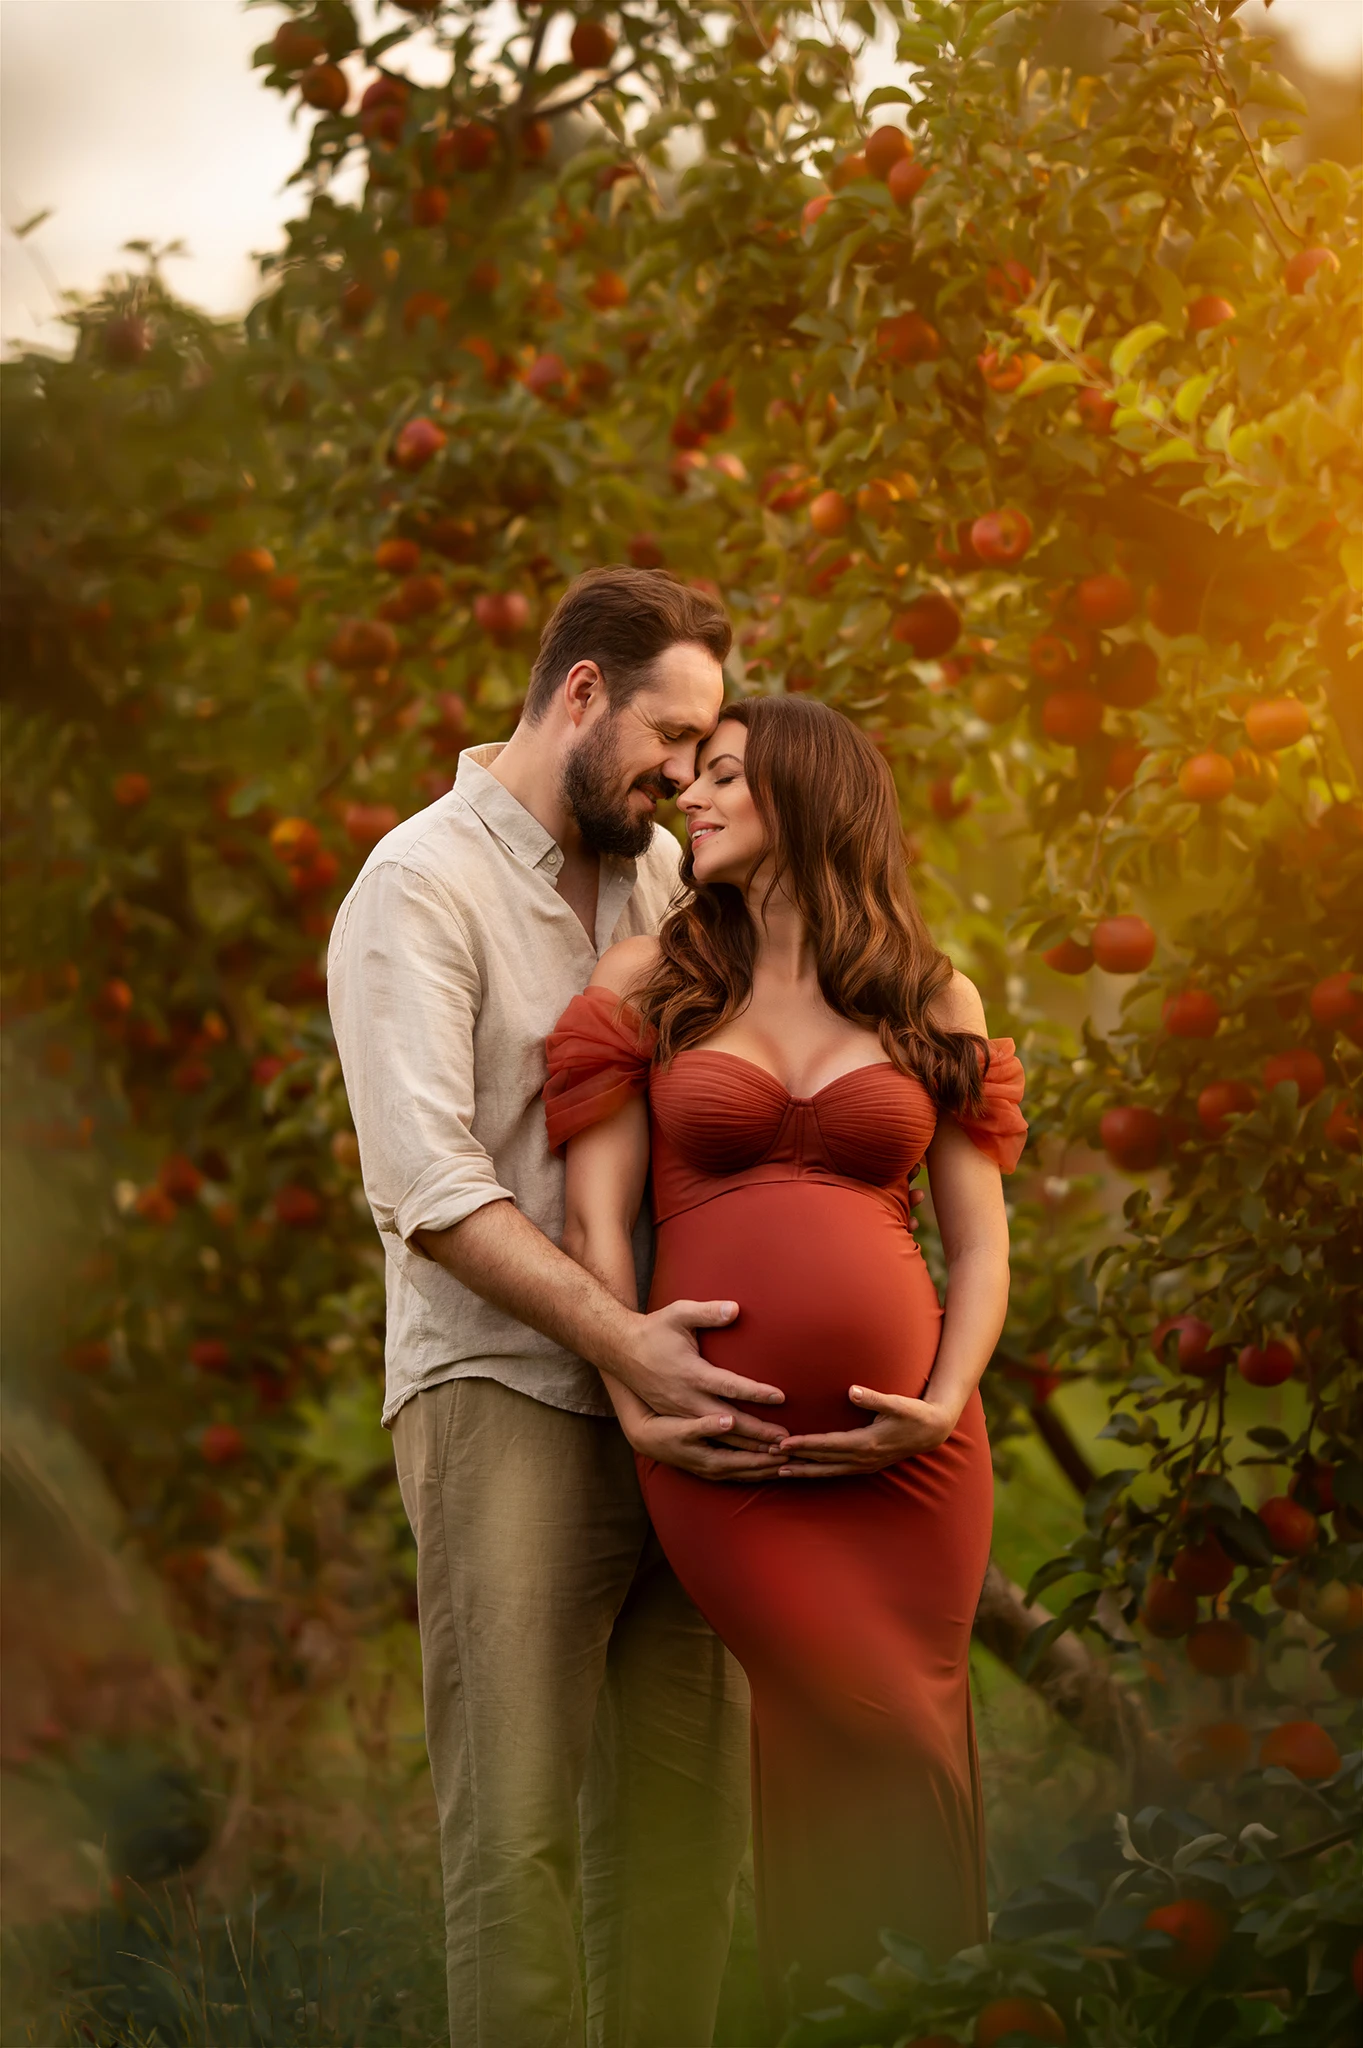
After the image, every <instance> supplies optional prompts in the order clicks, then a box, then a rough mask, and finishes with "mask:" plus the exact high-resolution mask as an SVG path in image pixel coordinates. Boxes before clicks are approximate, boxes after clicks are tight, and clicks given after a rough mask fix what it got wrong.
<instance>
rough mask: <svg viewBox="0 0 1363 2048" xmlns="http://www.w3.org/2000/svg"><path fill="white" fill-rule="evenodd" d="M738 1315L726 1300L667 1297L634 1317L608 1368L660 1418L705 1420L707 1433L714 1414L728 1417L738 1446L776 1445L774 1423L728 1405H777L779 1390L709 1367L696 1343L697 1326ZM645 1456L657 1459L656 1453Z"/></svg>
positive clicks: (779, 1433) (780, 1433)
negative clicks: (624, 1348)
mask: <svg viewBox="0 0 1363 2048" xmlns="http://www.w3.org/2000/svg"><path fill="white" fill-rule="evenodd" d="M737 1314H738V1309H737V1306H736V1305H735V1303H733V1302H731V1301H671V1302H669V1303H668V1304H667V1307H666V1308H659V1309H654V1311H653V1312H652V1314H651V1315H646V1316H641V1317H639V1318H638V1321H637V1325H636V1327H635V1328H634V1330H633V1331H632V1333H631V1342H630V1345H629V1349H628V1352H627V1353H626V1354H625V1355H624V1356H623V1357H622V1359H621V1360H620V1362H619V1363H617V1362H615V1361H614V1360H612V1361H611V1362H610V1364H609V1365H608V1366H607V1370H608V1371H610V1372H612V1373H614V1374H615V1376H616V1378H617V1379H621V1380H623V1381H624V1382H625V1385H626V1386H627V1387H629V1388H630V1389H631V1390H632V1391H633V1392H634V1393H636V1394H637V1395H638V1396H639V1399H640V1400H641V1401H642V1402H643V1403H644V1405H645V1407H647V1408H648V1409H650V1410H651V1411H652V1413H653V1414H654V1415H655V1416H656V1417H657V1418H658V1419H659V1421H660V1422H661V1421H665V1420H667V1419H669V1418H671V1419H675V1420H678V1421H683V1422H698V1421H702V1420H706V1419H708V1421H709V1424H710V1428H709V1430H707V1432H706V1434H712V1433H713V1427H714V1421H715V1417H716V1415H717V1414H718V1415H721V1416H723V1417H724V1418H725V1419H726V1420H727V1424H728V1427H729V1428H730V1429H732V1430H733V1431H734V1432H735V1441H736V1442H737V1443H739V1444H745V1445H746V1444H772V1445H776V1444H779V1443H781V1441H782V1439H783V1438H784V1436H785V1434H786V1432H785V1430H784V1429H782V1427H781V1425H780V1424H779V1423H776V1422H763V1421H760V1420H759V1419H758V1418H757V1417H756V1416H754V1415H744V1414H736V1413H734V1411H733V1410H732V1409H731V1408H730V1407H729V1403H730V1402H732V1401H752V1402H755V1403H757V1404H758V1405H760V1406H769V1405H770V1406H775V1405H779V1404H780V1403H781V1402H782V1401H784V1400H785V1398H786V1397H785V1395H784V1394H783V1393H782V1391H781V1389H780V1388H779V1387H773V1386H768V1385H767V1384H766V1383H765V1382H763V1381H760V1380H746V1379H744V1378H743V1377H742V1375H741V1374H739V1373H734V1372H727V1371H725V1370H723V1369H722V1368H721V1367H719V1366H715V1365H711V1363H710V1361H709V1360H708V1359H707V1358H703V1357H702V1356H701V1352H700V1346H699V1345H698V1344H697V1342H696V1331H697V1330H715V1329H722V1328H726V1327H727V1326H728V1325H729V1324H731V1323H732V1322H733V1321H734V1318H735V1317H736V1316H737ZM647 1455H648V1456H649V1457H657V1456H658V1453H657V1452H656V1451H650V1452H648V1453H647ZM725 1455H726V1456H727V1455H731V1454H730V1453H727V1452H726V1454H725ZM662 1462H663V1463H664V1464H673V1463H675V1462H676V1460H675V1459H672V1458H665V1459H663V1460H662Z"/></svg>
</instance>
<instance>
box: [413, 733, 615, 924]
mask: <svg viewBox="0 0 1363 2048" xmlns="http://www.w3.org/2000/svg"><path fill="white" fill-rule="evenodd" d="M505 745H506V741H505V740H497V741H494V742H493V743H492V744H491V745H490V746H484V747H465V748H464V751H463V753H462V754H460V756H459V766H458V768H457V769H456V771H455V777H454V786H455V789H456V791H457V792H458V794H459V795H460V796H461V797H462V798H463V799H464V801H465V803H466V804H467V805H468V806H469V809H470V810H472V811H476V812H477V814H478V816H479V817H480V818H481V819H482V821H483V823H484V824H485V825H486V826H487V829H488V831H489V832H491V833H493V834H494V835H495V836H496V837H497V838H498V839H500V840H501V842H502V844H503V846H505V847H506V848H507V849H508V850H509V851H510V852H511V853H514V854H515V856H516V858H517V860H519V861H521V862H523V863H524V865H525V866H526V867H528V868H535V869H538V870H539V871H540V872H542V873H543V874H545V875H547V876H548V878H549V880H550V881H551V882H556V881H557V880H558V877H559V874H560V872H561V870H562V867H563V849H562V847H561V846H560V845H559V844H558V842H557V840H555V839H554V838H552V837H551V835H550V834H549V833H548V832H546V831H545V829H544V827H543V825H541V823H540V821H539V819H538V818H536V817H534V816H532V815H531V813H530V812H529V811H527V809H526V808H525V805H524V804H522V803H518V802H517V800H516V798H515V797H514V796H512V794H511V791H510V790H509V789H508V788H507V787H506V785H505V784H504V783H501V782H499V781H498V780H497V778H496V776H495V775H491V774H489V772H488V771H489V769H490V768H491V766H492V763H493V762H494V761H495V760H496V758H497V756H498V755H499V754H500V753H501V751H502V748H503V747H504V746H505ZM637 874H638V863H637V862H635V861H632V860H621V859H618V858H617V857H616V856H615V855H613V854H603V855H602V857H601V895H602V897H603V899H605V898H606V897H609V899H610V902H611V904H612V906H614V905H615V904H617V903H618V905H619V908H620V909H623V908H624V905H625V903H626V902H627V901H628V899H629V895H630V892H631V890H632V889H633V887H634V883H635V879H636V876H637ZM615 915H616V916H617V917H618V915H619V910H616V912H615ZM613 928H614V919H612V929H613Z"/></svg>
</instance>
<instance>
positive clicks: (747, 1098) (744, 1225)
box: [545, 697, 1026, 2019]
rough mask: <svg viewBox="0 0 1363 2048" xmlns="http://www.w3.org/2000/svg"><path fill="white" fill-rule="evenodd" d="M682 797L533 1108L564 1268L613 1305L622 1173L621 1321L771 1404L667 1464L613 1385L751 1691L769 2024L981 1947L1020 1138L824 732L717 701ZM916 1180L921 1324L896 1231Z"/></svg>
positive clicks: (967, 1002) (863, 742)
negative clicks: (992, 1637) (587, 1276)
mask: <svg viewBox="0 0 1363 2048" xmlns="http://www.w3.org/2000/svg"><path fill="white" fill-rule="evenodd" d="M679 802H680V806H681V809H682V810H683V812H684V813H685V816H686V820H687V825H688V830H689V837H690V848H689V852H688V854H687V857H686V861H685V864H684V866H683V875H684V877H685V878H686V879H687V881H688V882H689V883H690V885H691V894H690V895H689V896H688V897H687V898H685V899H683V901H682V902H681V904H680V906H679V907H678V908H677V909H675V910H674V911H673V912H672V913H671V915H670V916H669V917H668V919H667V920H666V922H665V923H664V925H663V927H662V930H661V932H660V934H659V936H658V938H657V939H629V940H626V941H625V942H624V943H623V944H621V945H617V946H613V947H611V948H610V949H609V951H607V952H606V953H605V954H603V956H602V958H601V962H600V965H599V967H598V970H597V973H596V974H595V976H594V977H593V981H592V985H591V986H590V987H589V988H588V989H587V991H586V993H585V994H584V995H581V996H578V997H576V998H575V999H574V1000H573V1002H572V1003H571V1004H570V1005H569V1006H568V1009H567V1010H566V1011H565V1012H564V1015H563V1017H562V1018H561V1020H560V1022H559V1024H558V1026H557V1027H556V1029H555V1031H554V1033H553V1035H552V1037H551V1039H550V1044H549V1075H550V1078H549V1082H548V1084H547V1086H546V1089H545V1102H546V1110H547V1114H548V1118H549V1128H550V1137H551V1141H552V1142H553V1143H554V1144H555V1145H556V1146H563V1145H566V1146H567V1226H566V1231H565V1237H564V1246H565V1249H566V1250H568V1251H570V1252H572V1253H573V1255H574V1256H575V1257H577V1258H578V1259H579V1260H580V1261H581V1263H583V1264H584V1265H586V1266H588V1267H590V1268H591V1269H592V1270H593V1271H594V1272H596V1273H597V1274H598V1275H599V1276H600V1277H601V1279H603V1280H604V1281H605V1282H606V1284H607V1285H608V1286H610V1287H611V1288H612V1289H613V1290H614V1291H615V1292H616V1293H617V1294H618V1295H619V1296H620V1298H621V1299H623V1300H627V1301H629V1302H630V1304H631V1305H633V1303H634V1288H635V1277H634V1264H633V1259H632V1254H631V1249H630V1232H631V1228H632V1226H633V1224H634V1221H635V1217H636V1215H637V1213H638V1210H639V1207H640V1205H641V1203H642V1201H643V1199H644V1194H645V1189H646V1187H647V1186H648V1184H649V1179H650V1172H651V1183H652V1200H653V1209H654V1217H655V1223H656V1227H657V1258H656V1266H655V1270H654V1276H653V1286H652V1293H651V1296H650V1304H649V1305H650V1307H656V1306H659V1305H661V1304H663V1303H666V1302H671V1301H675V1300H678V1299H699V1300H710V1299H719V1300H724V1299H729V1300H732V1301H734V1302H736V1303H737V1304H738V1314H737V1316H736V1317H735V1319H734V1320H733V1322H732V1324H731V1325H729V1326H728V1327H726V1328H724V1329H722V1330H707V1331H705V1332H704V1333H703V1349H704V1352H705V1355H706V1357H707V1358H709V1359H711V1360H712V1361H713V1362H714V1363H715V1364H716V1365H728V1366H731V1367H732V1368H733V1369H734V1371H735V1372H739V1373H742V1374H744V1375H746V1376H747V1377H748V1378H749V1379H753V1380H758V1381H763V1382H766V1383H769V1384H771V1385H773V1386H776V1387H779V1388H781V1389H782V1390H783V1391H784V1394H785V1404H784V1407H783V1408H780V1409H776V1410H773V1409H771V1408H766V1409H765V1410H763V1411H762V1412H763V1413H764V1414H765V1416H766V1417H767V1419H768V1420H770V1419H771V1418H772V1417H773V1415H776V1416H779V1417H780V1418H781V1419H782V1420H783V1421H784V1422H785V1424H786V1426H787V1430H788V1434H787V1435H786V1436H785V1438H784V1439H783V1440H782V1442H781V1443H780V1444H779V1445H778V1446H776V1447H774V1448H773V1449H769V1448H767V1447H766V1446H764V1445H760V1444H758V1443H756V1442H752V1443H745V1442H736V1441H735V1438H734V1434H733V1432H732V1430H731V1431H730V1434H729V1436H728V1437H727V1438H721V1437H720V1434H719V1432H720V1427H721V1418H719V1417H716V1418H713V1423H714V1427H713V1428H712V1429H709V1430H708V1434H706V1431H707V1425H705V1424H702V1425H698V1427H697V1432H696V1435H697V1439H698V1441H697V1442H696V1444H695V1445H694V1447H693V1451H692V1454H691V1455H690V1456H689V1457H688V1459H687V1467H688V1468H687V1469H681V1468H680V1467H679V1466H678V1465H675V1464H661V1463H658V1462H657V1461H656V1460H655V1459H654V1458H652V1457H651V1456H650V1455H649V1445H650V1434H649V1423H650V1421H651V1419H652V1418H651V1416H650V1412H649V1411H648V1409H646V1408H645V1407H644V1406H643V1404H642V1403H641V1402H640V1401H639V1400H638V1399H637V1398H636V1397H635V1396H634V1395H632V1394H631V1393H630V1392H629V1391H628V1390H627V1389H625V1388H623V1387H620V1386H618V1385H611V1395H612V1398H613V1400H614V1402H615V1405H616V1409H617V1412H618V1414H619V1417H620V1421H621V1425H622V1427H623V1428H624V1430H625V1433H626V1435H627V1436H628V1437H629V1439H630V1441H631V1443H632V1444H633V1445H634V1446H635V1449H636V1451H637V1452H638V1453H639V1470H640V1477H641V1480H642V1484H643V1489H644V1495H645V1498H646V1500H647V1503H648V1508H649V1512H650V1514H651V1516H652V1518H653V1522H654V1526H655V1527H656V1529H657V1532H658V1535H659V1537H660V1539H661V1541H662V1543H663V1546H664V1548H665V1549H666V1551H667V1554H668V1556H669V1558H670V1559H671V1561H672V1565H673V1568H674V1569H675V1571H676V1573H677V1576H678V1578H679V1579H680V1580H681V1582H682V1584H683V1585H684V1586H685V1587H686V1589H687V1591H688V1592H689V1593H690V1594H691V1596H692V1598H693V1599H694V1600H695V1602H696V1604H697V1606H698V1607H699V1608H700V1609H701V1611H702V1612H703V1613H704V1614H705V1615H706V1617H707V1618H708V1619H709V1621H710V1622H711V1624H712V1625H713V1627H714V1628H715V1629H716V1631H717V1632H718V1634H719V1635H720V1636H721V1637H722V1638H723V1640H724V1641H725V1642H726V1643H727V1644H728V1646H729V1648H730V1649H731V1650H732V1651H733V1653H734V1655H735V1656H736V1657H737V1658H738V1659H739V1661H740V1663H741V1664H742V1665H743V1667H744V1669H745V1671H746V1672H747V1674H748V1679H749V1682H750V1685H751V1690H752V1703H753V1801H754V1842H755V1860H756V1877H757V1894H758V1938H759V1944H760V1948H761V1955H762V1964H763V1971H764V1976H765V1980H766V1986H767V1994H768V1998H769V2001H770V2003H771V2007H772V2011H773V2016H774V2017H775V2018H778V2019H779V2018H780V2017H781V2016H782V2015H783V2013H784V2012H786V2011H787V2010H789V2009H790V2006H791V2003H792V2002H794V2004H795V2005H796V2007H797V2008H798V2006H799V2005H800V2004H804V2005H805V2006H806V2007H807V2006H808V2005H809V2004H810V2003H814V2004H817V2003H818V2002H819V2001H820V1999H821V1997H825V1996H826V1993H825V1992H824V1990H823V1986H824V1983H825V1980H826V1979H827V1978H828V1977H829V1976H830V1975H832V1974H835V1973H838V1972H843V1971H848V1970H858V1969H864V1968H866V1967H867V1966H868V1964H869V1963H870V1961H871V1960H872V1959H873V1958H874V1956H875V1954H876V1952H877V1936H878V1932H879V1930H880V1928H882V1927H887V1926H889V1927H895V1928H897V1929H899V1930H900V1931H901V1932H903V1933H905V1934H907V1935H909V1936H910V1937H911V1938H913V1939H915V1940H917V1941H919V1942H921V1943H922V1944H923V1945H924V1946H925V1947H926V1948H927V1949H929V1950H930V1951H931V1952H933V1953H934V1954H936V1955H945V1954H950V1953H952V1952H953V1951H954V1950H955V1949H957V1948H960V1947H962V1946H964V1945H965V1944H967V1943H970V1942H974V1941H978V1940H981V1939H983V1938H984V1936H985V1933H986V1923H985V1899H984V1880H983V1836H982V1828H981V1812H980V1793H979V1781H978V1775H977V1770H976V1760H975V1746H974V1737H973V1732H972V1727H971V1714H970V1695H969V1687H968V1677H967V1670H968V1652H969V1645H970V1630H971V1623H972V1620H973V1617H974V1613H975V1606H976V1601H977V1599H978V1596H979V1592H980V1587H981V1583H982V1581H983V1578H984V1571H985V1565H986V1562H987V1559H988V1553H989V1539H990V1521H991V1512H992V1484H991V1471H990V1460H989V1446H988V1442H987V1440H986V1437H985V1429H984V1419H983V1414H982V1411H981V1405H980V1398H979V1393H978V1391H977V1388H978V1383H979V1379H980V1375H981V1373H982V1371H983V1369H984V1366H985V1363H986V1361H987V1360H988V1358H989V1356H990V1353H991V1352H992V1350H993V1347H994V1344H995V1341H996V1339H997V1337H998V1334H999V1331H1000V1329H1001V1327H1002V1324H1003V1317H1004V1310H1005V1307H1006V1303H1007V1296H1008V1231H1007V1221H1006V1216H1005V1211H1004V1204H1003V1194H1002V1186H1001V1182H1000V1177H999V1176H1000V1168H1003V1169H1004V1170H1011V1168H1012V1167H1013V1166H1014V1165H1015V1164H1016V1161H1017V1158H1018V1155H1019V1153H1020V1152H1021V1150H1022V1146H1023V1143H1024V1141H1025V1136H1026V1125H1025V1124H1024V1122H1023V1120H1022V1115H1021V1112H1020V1110H1019V1107H1018V1104H1019V1101H1020V1099H1021V1095H1022V1069H1021V1066H1020V1065H1019V1062H1018V1060H1017V1058H1016V1056H1015V1054H1014V1051H1013V1045H1012V1041H1011V1040H1010V1039H1002V1040H999V1039H995V1040H986V1039H985V1038H984V1036H983V1032H984V1010H983V1007H982V1005H981V1003H980V999H979V996H978V995H977V993H976V991H975V989H974V988H973V986H972V985H971V983H970V982H969V981H967V980H966V979H965V978H964V977H963V976H961V975H959V974H954V973H953V971H952V968H951V965H950V963H949V962H948V960H947V959H946V957H945V955H943V954H942V953H940V952H939V951H938V950H937V949H936V948H935V947H934V946H933V944H932V942H931V940H930V938H929V936H928V933H927V930H926V928H925V926H924V923H923V919H922V915H921V913H920V911H919V910H918V907H917V904H916V902H915V900H914V897H913V894H912V892H911V890H910V887H909V881H908V873H907V865H906V860H905V854H904V849H903V842H902V838H901V834H900V829H899V821H898V815H897V809H896V803H895V794H894V787H893V783H892V780H891V776H890V772H889V770H888V768H887V767H886V765H885V763H884V762H883V761H882V759H881V758H880V756H879V755H878V753H877V752H876V750H875V748H874V747H873V746H872V744H871V743H870V741H869V740H868V739H867V738H866V737H865V736H864V735H863V734H862V733H861V732H860V731H859V730H858V729H857V728H856V727H855V726H854V725H852V724H851V723H850V721H848V720H847V719H845V718H843V717H841V716H840V715H839V714H838V713H837V712H835V711H833V710H831V709H829V708H828V707H827V706H826V705H822V704H819V703H816V702H812V701H810V700H807V699H800V698H783V697H772V698H758V699H752V700H750V701H748V702H745V703H742V704H738V705H735V706H733V707H731V708H730V709H729V710H727V711H726V712H725V714H724V716H723V718H722V719H721V721H720V723H719V725H718V727H717V728H716V730H715V732H714V734H713V735H712V737H711V738H710V739H709V740H707V741H705V742H704V744H703V745H702V747H701V748H700V750H699V754H698V757H697V762H696V777H695V780H694V781H693V782H692V783H691V784H690V785H689V787H688V788H687V789H686V790H685V791H684V792H683V794H682V796H681V797H680V799H679ZM923 1160H926V1162H927V1170H928V1178H929V1182H930V1186H931V1191H932V1197H933V1204H934V1209H935V1213H936V1218H937V1223H938V1226H939V1229H940V1231H941V1235H942V1242H943V1246H944V1250H945V1254H946V1261H947V1271H948V1276H949V1285H948V1292H947V1305H946V1311H945V1314H943V1311H942V1308H941V1307H940V1305H939V1303H938V1300H937V1295H936V1292H935V1289H934V1287H933V1283H932V1280H931V1278H930V1276H929V1274H928V1271H927V1268H926V1266H925V1265H924V1262H923V1258H922V1255H921V1253H920V1251H919V1249H918V1246H917V1244H916V1243H915V1241H914V1238H913V1236H912V1234H911V1231H910V1229H909V1181H910V1178H911V1176H912V1175H913V1173H914V1171H915V1169H916V1168H917V1167H918V1165H919V1163H920V1161H923ZM756 1412H757V1411H756V1410H754V1413H756ZM712 1442H713V1444H714V1445H715V1447H714V1448H711V1444H712ZM721 1444H722V1448H721V1447H720V1445H721Z"/></svg>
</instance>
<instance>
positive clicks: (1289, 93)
mask: <svg viewBox="0 0 1363 2048" xmlns="http://www.w3.org/2000/svg"><path fill="white" fill-rule="evenodd" d="M1244 105H1245V106H1247V107H1281V108H1282V110H1283V112H1284V113H1287V114H1305V113H1307V112H1309V109H1308V107H1307V104H1306V101H1305V100H1304V99H1303V98H1302V96H1301V94H1300V93H1299V92H1298V91H1297V88H1296V86H1295V85H1289V84H1288V82H1287V80H1286V79H1285V78H1280V77H1279V76H1278V75H1277V73H1276V72H1274V73H1270V74H1269V75H1268V76H1267V77H1265V75H1264V74H1263V73H1262V72H1260V73H1259V75H1258V76H1257V77H1256V78H1255V80H1254V83H1253V84H1252V85H1251V87H1250V89H1249V91H1248V92H1247V93H1246V94H1245V97H1244Z"/></svg>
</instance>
